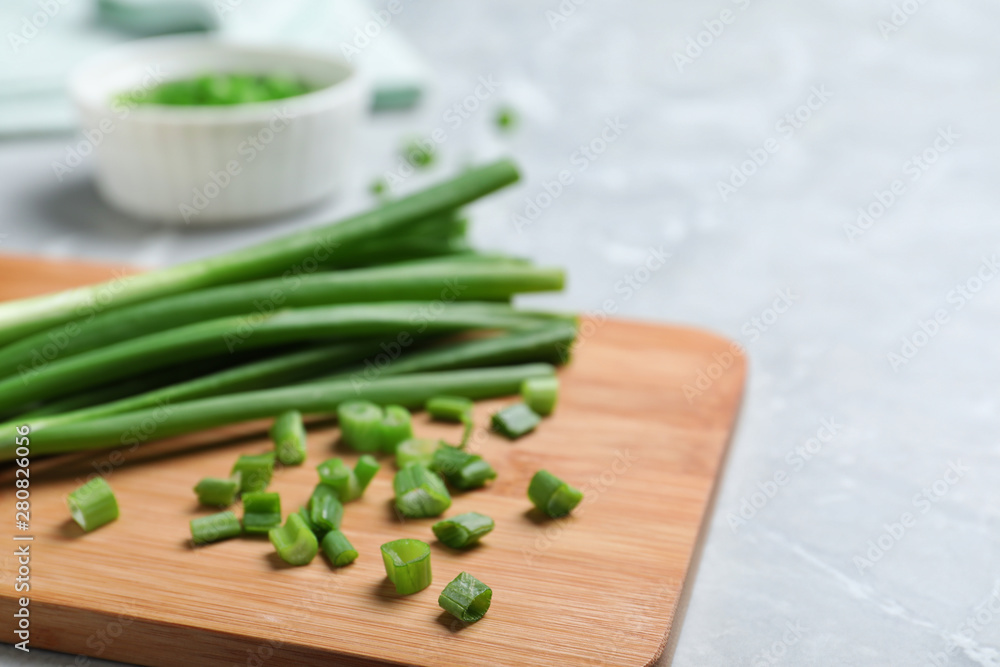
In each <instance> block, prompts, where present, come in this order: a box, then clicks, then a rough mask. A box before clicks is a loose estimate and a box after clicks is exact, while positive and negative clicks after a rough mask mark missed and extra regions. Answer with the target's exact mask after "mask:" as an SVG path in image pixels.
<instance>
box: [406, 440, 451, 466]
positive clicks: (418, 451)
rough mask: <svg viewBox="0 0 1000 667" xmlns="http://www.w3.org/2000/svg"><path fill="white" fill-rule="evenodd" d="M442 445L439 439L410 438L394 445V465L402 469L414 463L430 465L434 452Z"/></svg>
mask: <svg viewBox="0 0 1000 667" xmlns="http://www.w3.org/2000/svg"><path fill="white" fill-rule="evenodd" d="M443 445H444V443H443V442H441V441H440V440H431V439H430V438H410V439H409V440H404V441H403V442H401V443H399V446H398V447H396V467H397V468H399V469H400V470H402V469H403V468H406V467H407V466H411V465H413V464H414V463H419V464H420V465H424V466H430V465H431V462H433V461H434V452H436V451H437V450H438V448H439V447H442V446H443Z"/></svg>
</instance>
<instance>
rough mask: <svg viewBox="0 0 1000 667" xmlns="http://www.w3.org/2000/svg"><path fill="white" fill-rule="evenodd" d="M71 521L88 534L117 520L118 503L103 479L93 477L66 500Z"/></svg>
mask: <svg viewBox="0 0 1000 667" xmlns="http://www.w3.org/2000/svg"><path fill="white" fill-rule="evenodd" d="M66 504H67V505H68V506H69V513H70V514H71V515H72V516H73V521H76V523H77V524H78V525H79V526H80V528H83V530H84V531H85V532H88V533H89V532H90V531H92V530H94V529H95V528H100V527H101V526H103V525H104V524H106V523H111V522H112V521H114V520H115V519H117V518H118V501H117V500H115V492H114V491H112V490H111V487H110V486H109V485H108V482H107V481H106V480H105V479H104V478H103V477H95V478H94V479H92V480H90V481H89V482H87V483H86V484H84V485H83V486H81V487H79V488H78V489H76V490H75V491H73V492H71V493H70V494H69V496H67V498H66Z"/></svg>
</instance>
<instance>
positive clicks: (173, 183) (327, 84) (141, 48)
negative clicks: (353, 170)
mask: <svg viewBox="0 0 1000 667" xmlns="http://www.w3.org/2000/svg"><path fill="white" fill-rule="evenodd" d="M216 72H242V73H252V74H256V73H261V74H267V73H273V72H282V73H287V74H291V75H294V76H298V77H301V78H302V79H304V80H306V81H307V82H309V83H310V84H312V85H315V86H321V88H319V89H318V90H316V91H314V92H311V93H307V94H305V95H299V96H296V97H290V98H287V99H283V100H275V101H273V102H259V103H252V104H237V105H232V106H190V107H181V106H176V107H166V106H153V105H149V106H143V105H138V106H131V107H129V106H125V105H122V104H121V103H120V102H115V97H116V96H117V95H118V94H120V93H123V92H127V91H132V90H136V89H140V90H141V89H148V88H150V87H153V86H155V85H156V84H157V83H160V82H162V81H169V80H174V79H183V78H189V77H194V76H198V75H200V74H205V73H216ZM70 92H71V95H72V97H73V99H74V101H75V103H76V105H77V106H78V108H79V110H80V112H81V115H82V120H83V127H84V140H83V141H84V143H86V144H88V145H90V146H92V147H93V150H94V152H95V153H96V161H97V186H98V190H99V191H100V192H101V194H102V196H103V197H104V198H105V199H106V200H107V201H108V202H109V203H111V204H112V205H114V206H116V207H118V208H120V209H122V210H123V211H125V212H127V213H129V214H132V215H134V216H138V217H141V218H147V219H152V220H157V221H162V222H169V223H179V224H184V223H189V224H206V223H231V222H239V221H244V220H250V219H253V218H262V217H267V216H274V215H279V214H282V213H287V212H289V211H292V210H295V209H298V208H302V207H305V206H308V205H310V204H314V203H317V202H319V201H320V200H322V199H324V198H326V197H328V196H330V195H332V194H335V193H336V192H337V191H338V189H339V188H340V187H341V186H342V185H343V183H344V181H345V179H346V177H347V175H348V170H349V168H350V165H351V160H352V157H353V155H352V153H353V148H354V144H355V138H356V134H357V131H358V128H359V125H360V123H361V118H362V116H363V114H364V112H365V109H366V105H367V101H368V99H369V96H368V89H367V85H366V84H365V82H364V81H363V80H362V79H361V78H360V76H359V75H358V73H357V72H356V71H355V70H354V68H353V67H351V66H350V65H349V64H348V63H347V62H346V61H344V60H342V59H340V58H339V57H337V56H334V55H327V54H317V53H312V52H300V51H295V50H292V49H285V48H280V47H273V48H272V47H258V46H242V45H237V44H231V43H226V42H221V41H216V40H213V39H210V38H206V37H202V36H183V37H157V38H154V39H145V40H139V41H135V42H130V43H127V44H124V45H122V46H120V47H116V48H114V49H111V50H109V51H106V52H104V53H102V54H100V55H99V56H96V57H94V58H92V59H90V60H88V61H86V62H84V63H83V64H82V65H80V66H79V67H78V68H77V69H76V71H75V72H74V73H73V75H72V77H71V81H70Z"/></svg>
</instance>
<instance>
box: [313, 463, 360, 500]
mask: <svg viewBox="0 0 1000 667" xmlns="http://www.w3.org/2000/svg"><path fill="white" fill-rule="evenodd" d="M316 471H317V472H318V473H319V481H320V482H322V483H323V484H326V485H327V486H329V487H330V488H332V489H334V490H335V491H336V492H337V495H338V496H339V497H340V502H342V503H349V502H351V501H352V500H357V499H358V498H360V497H361V485H360V484H358V478H357V476H356V475H355V474H354V471H353V470H351V469H350V468H349V467H347V464H346V463H344V461H343V460H342V459H330V460H329V461H324V462H323V463H320V464H319V465H318V466H316Z"/></svg>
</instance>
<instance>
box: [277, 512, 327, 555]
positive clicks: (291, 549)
mask: <svg viewBox="0 0 1000 667" xmlns="http://www.w3.org/2000/svg"><path fill="white" fill-rule="evenodd" d="M267 536H268V537H269V538H271V544H273V545H274V549H275V551H277V552H278V555H279V556H281V559H282V560H283V561H285V562H286V563H289V564H290V565H305V564H307V563H309V561H311V560H312V559H313V558H315V557H316V554H317V553H318V552H319V540H317V539H316V536H315V535H314V534H313V532H312V531H311V530H309V526H308V525H306V522H305V521H304V520H303V519H302V515H300V514H289V515H288V519H287V520H285V525H284V526H280V527H276V528H272V529H271V530H269V531H268V532H267Z"/></svg>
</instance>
